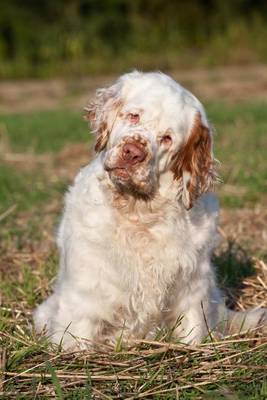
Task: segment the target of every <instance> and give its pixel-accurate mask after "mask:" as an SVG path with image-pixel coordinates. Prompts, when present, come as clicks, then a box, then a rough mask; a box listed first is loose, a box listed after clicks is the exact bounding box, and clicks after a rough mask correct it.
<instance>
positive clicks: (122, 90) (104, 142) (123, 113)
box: [86, 72, 216, 209]
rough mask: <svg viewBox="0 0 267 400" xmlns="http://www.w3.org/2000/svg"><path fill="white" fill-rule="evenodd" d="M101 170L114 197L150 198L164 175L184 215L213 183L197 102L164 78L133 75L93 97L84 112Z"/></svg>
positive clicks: (201, 112) (206, 136) (208, 138)
mask: <svg viewBox="0 0 267 400" xmlns="http://www.w3.org/2000/svg"><path fill="white" fill-rule="evenodd" d="M86 111H87V117H88V119H89V120H90V122H91V125H92V128H93V130H94V131H95V133H96V135H97V140H96V145H95V149H96V151H98V152H103V162H104V168H105V170H106V171H107V172H108V174H109V177H110V179H111V181H112V182H113V184H114V185H115V187H116V188H117V190H118V191H120V192H126V193H130V194H131V195H133V196H136V197H142V198H145V199H149V198H152V197H153V195H154V194H155V192H156V191H157V188H158V185H159V178H160V176H161V175H162V174H163V173H165V172H166V171H168V170H170V171H172V173H173V179H175V180H177V181H178V182H179V185H178V187H179V190H178V195H179V197H181V198H182V201H183V203H184V205H185V207H186V208H187V209H189V208H191V207H192V205H193V202H194V200H195V199H196V198H197V197H198V196H199V195H200V194H202V193H203V192H205V191H207V190H208V189H209V187H210V185H211V184H212V182H213V180H214V179H215V177H216V175H215V173H214V169H213V164H214V160H213V156H212V140H211V132H210V129H209V126H208V123H207V120H206V116H205V112H204V109H203V107H202V105H201V104H200V102H199V101H198V100H197V99H196V98H195V97H194V96H193V95H192V94H191V93H189V92H188V91H187V90H185V89H184V88H183V87H181V86H180V85H178V84H177V83H176V82H175V81H173V80H172V79H171V78H170V77H168V76H166V75H164V74H160V73H144V74H143V73H139V72H133V73H130V74H126V75H124V76H122V77H121V78H120V79H119V80H118V81H117V82H116V83H115V84H114V85H113V86H111V87H110V88H107V89H100V90H99V91H97V95H96V100H95V101H94V102H93V103H91V104H89V106H88V107H87V108H86Z"/></svg>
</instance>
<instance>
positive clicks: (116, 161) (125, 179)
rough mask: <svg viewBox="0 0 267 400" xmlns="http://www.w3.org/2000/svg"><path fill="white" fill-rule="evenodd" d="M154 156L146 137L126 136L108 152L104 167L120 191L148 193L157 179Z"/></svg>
mask: <svg viewBox="0 0 267 400" xmlns="http://www.w3.org/2000/svg"><path fill="white" fill-rule="evenodd" d="M152 158H153V157H152V150H151V146H150V144H149V143H148V141H147V140H146V139H145V138H143V137H141V136H139V135H135V136H132V137H125V138H123V140H122V141H121V142H120V143H119V144H118V145H116V146H114V147H113V148H111V149H110V150H109V151H108V152H107V155H106V160H105V162H104V168H105V170H106V171H107V172H108V173H109V176H110V179H111V180H112V182H113V183H114V184H115V186H117V187H118V188H119V189H120V191H127V192H131V193H139V194H146V195H147V194H148V192H151V191H152V189H151V188H152V186H153V182H154V181H155V179H154V177H153V173H152V164H153V162H152Z"/></svg>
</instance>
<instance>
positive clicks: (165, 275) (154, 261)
mask: <svg viewBox="0 0 267 400" xmlns="http://www.w3.org/2000/svg"><path fill="white" fill-rule="evenodd" d="M116 222H117V223H116V227H115V230H114V241H113V243H114V250H115V251H114V254H115V258H116V262H117V263H118V264H117V268H118V270H119V271H120V273H121V274H122V276H124V278H125V280H126V281H129V286H130V285H131V287H135V286H136V287H137V286H138V287H139V288H140V286H144V291H146V290H148V291H155V292H161V293H162V291H164V292H165V290H166V287H167V286H168V285H169V284H170V283H171V281H172V280H173V279H174V275H175V274H176V272H177V270H178V268H179V243H178V238H177V223H176V221H175V220H174V218H166V217H165V219H164V218H158V220H157V221H155V220H153V218H152V217H151V216H148V217H146V216H145V217H138V216H137V215H128V216H127V218H123V219H122V218H121V217H118V219H117V221H116Z"/></svg>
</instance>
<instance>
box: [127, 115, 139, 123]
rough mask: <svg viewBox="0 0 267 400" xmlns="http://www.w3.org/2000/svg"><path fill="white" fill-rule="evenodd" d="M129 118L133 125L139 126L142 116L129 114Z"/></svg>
mask: <svg viewBox="0 0 267 400" xmlns="http://www.w3.org/2000/svg"><path fill="white" fill-rule="evenodd" d="M127 117H128V120H129V121H130V122H131V123H132V124H138V122H139V121H140V115H139V114H135V113H129V114H128V116H127Z"/></svg>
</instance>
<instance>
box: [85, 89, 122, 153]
mask: <svg viewBox="0 0 267 400" xmlns="http://www.w3.org/2000/svg"><path fill="white" fill-rule="evenodd" d="M121 106H122V101H121V99H120V85H119V84H118V83H115V84H114V85H112V86H111V87H109V88H103V89H98V90H97V91H96V96H95V99H94V100H93V101H91V102H90V103H89V104H88V105H87V106H86V107H85V108H84V110H85V112H86V114H85V119H87V120H88V121H89V123H90V125H91V129H92V131H93V133H95V134H96V143H95V151H97V152H100V151H102V150H103V149H104V148H105V147H106V145H107V142H108V139H109V135H110V132H111V130H112V128H113V125H114V122H115V120H116V117H117V115H118V112H119V110H120V108H121Z"/></svg>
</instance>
